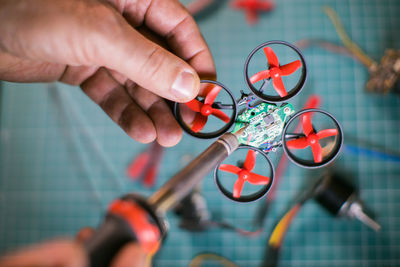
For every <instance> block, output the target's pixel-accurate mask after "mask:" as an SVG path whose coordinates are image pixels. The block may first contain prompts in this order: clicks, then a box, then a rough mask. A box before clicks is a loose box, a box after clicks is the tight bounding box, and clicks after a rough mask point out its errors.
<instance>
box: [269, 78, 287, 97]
mask: <svg viewBox="0 0 400 267" xmlns="http://www.w3.org/2000/svg"><path fill="white" fill-rule="evenodd" d="M272 84H273V85H274V88H275V91H276V92H277V93H278V94H279V96H280V97H285V96H287V92H286V89H285V86H284V85H283V81H282V78H281V77H277V78H272Z"/></svg>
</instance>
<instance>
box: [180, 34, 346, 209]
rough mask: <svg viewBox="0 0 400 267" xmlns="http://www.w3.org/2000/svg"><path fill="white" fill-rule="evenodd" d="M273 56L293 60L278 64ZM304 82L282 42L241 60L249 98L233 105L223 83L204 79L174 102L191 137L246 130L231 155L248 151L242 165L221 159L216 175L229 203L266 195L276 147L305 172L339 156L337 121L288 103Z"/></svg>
mask: <svg viewBox="0 0 400 267" xmlns="http://www.w3.org/2000/svg"><path fill="white" fill-rule="evenodd" d="M277 51H279V52H280V54H283V55H287V54H290V55H291V56H292V57H295V58H296V60H294V61H291V62H289V63H286V64H281V62H280V61H279V59H278V56H277ZM283 52H285V53H283ZM306 78H307V65H306V62H305V60H304V57H303V55H302V53H301V51H300V50H299V49H298V48H297V47H295V46H294V45H292V44H290V43H287V42H285V41H269V42H265V43H262V44H260V45H259V46H257V47H256V48H254V49H253V51H251V53H250V54H249V55H248V57H247V59H246V61H245V64H244V80H245V83H246V85H247V87H248V89H249V90H250V92H249V93H245V92H244V91H241V97H240V98H239V99H237V100H236V99H235V98H234V95H233V93H232V92H231V91H230V90H229V89H228V88H227V87H226V86H225V85H223V84H222V83H220V82H217V81H211V80H202V81H201V89H200V94H199V95H198V96H197V97H196V98H195V99H193V100H192V101H190V102H187V103H184V104H182V103H175V105H174V115H175V117H176V119H177V121H178V123H179V124H180V125H181V127H182V128H183V129H184V131H186V132H187V133H188V134H190V135H192V136H194V137H197V138H201V139H210V138H215V137H218V136H220V135H222V134H224V133H225V132H227V131H228V130H229V129H230V128H231V127H232V126H233V131H234V132H236V131H238V130H239V129H241V128H243V127H246V129H245V131H244V132H243V133H242V135H241V136H240V137H239V142H240V144H241V145H240V146H239V149H238V150H236V151H235V152H234V153H233V154H235V153H239V152H241V153H242V154H243V152H247V153H245V154H246V156H245V160H244V161H241V160H238V161H237V162H236V164H227V163H226V162H225V161H226V160H225V161H223V162H222V163H221V164H219V165H218V166H217V167H216V168H215V171H214V178H215V182H216V184H217V187H218V188H219V190H220V191H221V192H222V194H224V195H225V196H226V197H228V198H229V199H231V200H234V201H237V202H250V201H254V200H257V199H259V198H261V197H263V196H264V195H265V194H266V193H267V192H268V190H269V188H270V187H271V185H272V182H273V178H274V166H273V164H272V162H271V160H270V159H269V157H268V154H269V153H272V152H275V151H277V150H278V148H280V147H282V148H283V151H284V153H285V154H286V155H287V157H288V158H289V159H290V160H291V161H292V162H294V163H295V164H297V165H299V166H301V167H304V168H319V167H323V166H325V165H327V164H328V163H330V162H331V161H333V160H334V159H335V158H336V156H337V155H338V153H339V151H340V149H341V146H342V144H343V131H342V128H341V126H340V124H339V122H338V121H337V120H336V118H335V117H334V116H333V115H331V114H330V113H328V112H327V111H324V110H321V109H304V110H301V111H299V112H295V110H294V108H293V106H292V105H291V104H290V103H287V102H286V101H287V100H289V99H291V98H292V97H294V96H296V95H297V94H298V93H299V92H300V91H301V90H302V89H303V87H304V85H305V82H306ZM288 85H289V86H288ZM188 113H189V114H190V113H191V114H192V115H193V116H188V115H187V114H188ZM193 117H194V119H193ZM211 120H212V122H211V123H209V122H210V121H211ZM298 124H300V126H301V127H297V126H298ZM233 154H232V155H231V156H230V157H232V156H233ZM257 156H258V158H259V161H260V160H263V161H265V162H266V163H264V164H261V165H262V166H263V167H265V168H264V170H263V173H262V174H260V173H256V172H255V165H256V161H257ZM230 157H229V158H230ZM229 158H228V159H229ZM265 169H266V170H265ZM232 175H233V177H234V178H235V182H234V184H233V190H231V188H232V185H229V186H226V182H224V181H226V180H228V181H229V182H232ZM246 182H247V183H246ZM246 184H248V185H246ZM246 186H247V187H251V188H252V189H253V190H250V191H251V193H249V194H244V191H246V192H248V191H249V190H244V187H246ZM254 188H257V190H255V191H254Z"/></svg>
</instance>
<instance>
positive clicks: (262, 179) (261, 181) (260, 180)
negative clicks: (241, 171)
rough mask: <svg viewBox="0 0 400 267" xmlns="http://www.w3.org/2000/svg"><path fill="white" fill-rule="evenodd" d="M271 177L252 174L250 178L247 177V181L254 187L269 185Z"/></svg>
mask: <svg viewBox="0 0 400 267" xmlns="http://www.w3.org/2000/svg"><path fill="white" fill-rule="evenodd" d="M269 180H270V179H269V177H267V176H262V175H259V174H257V173H254V172H251V173H250V174H249V176H248V177H247V181H248V182H249V183H251V184H254V185H265V184H269Z"/></svg>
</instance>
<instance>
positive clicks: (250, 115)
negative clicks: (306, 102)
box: [234, 103, 295, 151]
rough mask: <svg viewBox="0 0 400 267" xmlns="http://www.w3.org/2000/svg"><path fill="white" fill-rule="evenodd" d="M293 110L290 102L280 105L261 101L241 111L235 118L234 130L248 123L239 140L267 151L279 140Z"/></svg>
mask: <svg viewBox="0 0 400 267" xmlns="http://www.w3.org/2000/svg"><path fill="white" fill-rule="evenodd" d="M294 112H295V110H294V108H293V106H292V105H291V104H284V105H282V106H280V107H278V106H276V105H273V104H268V103H261V104H258V105H257V106H254V107H252V108H248V109H246V110H245V111H243V112H242V113H241V114H240V115H239V116H238V118H237V120H236V123H235V126H234V132H235V131H237V130H239V129H240V128H242V127H243V126H245V125H246V124H249V126H248V127H247V128H246V130H245V131H244V132H243V134H242V135H241V136H240V137H239V142H240V143H241V144H244V145H249V146H253V147H257V148H260V149H262V150H266V151H269V150H270V149H271V148H273V147H275V146H277V145H278V144H279V143H280V142H281V135H282V131H283V128H284V127H285V123H286V121H287V119H288V116H289V115H291V114H293V113H294Z"/></svg>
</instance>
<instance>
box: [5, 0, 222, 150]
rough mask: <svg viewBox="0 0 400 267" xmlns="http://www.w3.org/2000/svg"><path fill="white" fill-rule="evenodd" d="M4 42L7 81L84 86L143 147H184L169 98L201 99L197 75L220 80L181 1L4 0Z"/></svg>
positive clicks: (206, 49) (197, 30) (183, 100)
mask: <svg viewBox="0 0 400 267" xmlns="http://www.w3.org/2000/svg"><path fill="white" fill-rule="evenodd" d="M121 14H122V15H121ZM148 30H150V32H151V34H150V35H153V36H155V38H156V39H158V40H159V41H161V42H163V41H164V42H165V43H166V44H167V45H168V47H169V48H170V49H171V52H169V51H167V50H166V49H164V48H162V47H161V46H159V45H158V44H156V42H154V39H153V38H152V40H153V41H151V40H150V39H149V38H146V37H145V35H146V36H148V34H145V35H143V34H142V33H143V32H149V31H148ZM0 36H2V37H1V39H0V79H1V80H7V81H15V82H45V81H56V80H59V81H61V82H65V83H68V84H73V85H80V86H81V88H82V89H83V91H84V92H85V93H86V94H87V95H88V96H89V97H90V98H91V99H92V100H93V101H94V102H96V103H97V104H98V105H99V106H100V107H101V108H102V109H103V110H104V111H105V112H106V113H107V114H108V115H109V116H110V117H111V119H112V120H113V121H115V122H116V123H118V124H119V125H120V127H121V128H122V129H123V130H124V131H125V132H126V133H127V134H128V135H129V136H130V137H132V138H133V139H135V140H137V141H139V142H143V143H148V142H151V141H153V140H155V139H156V140H157V142H158V143H159V144H161V145H163V146H173V145H175V144H176V143H178V142H179V140H180V138H181V136H182V130H181V128H180V127H179V125H178V124H177V122H176V121H175V119H174V117H173V115H172V112H171V111H170V109H169V107H168V105H167V103H166V102H165V100H164V99H163V98H166V99H169V100H172V101H177V102H187V101H189V100H191V99H192V98H194V97H195V96H196V95H197V93H198V90H199V77H198V75H197V73H199V74H200V75H203V76H205V77H214V76H215V67H214V63H213V60H212V56H211V53H210V51H209V49H208V47H207V45H206V43H205V41H204V39H203V38H202V36H201V33H200V31H199V29H198V27H197V25H196V23H195V22H194V20H193V18H192V17H191V16H190V15H189V14H188V12H187V11H186V10H185V9H184V8H183V6H182V5H181V4H180V3H179V2H178V1H177V0H125V1H119V0H104V1H100V0H58V1H53V0H0ZM157 42H158V41H157Z"/></svg>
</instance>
